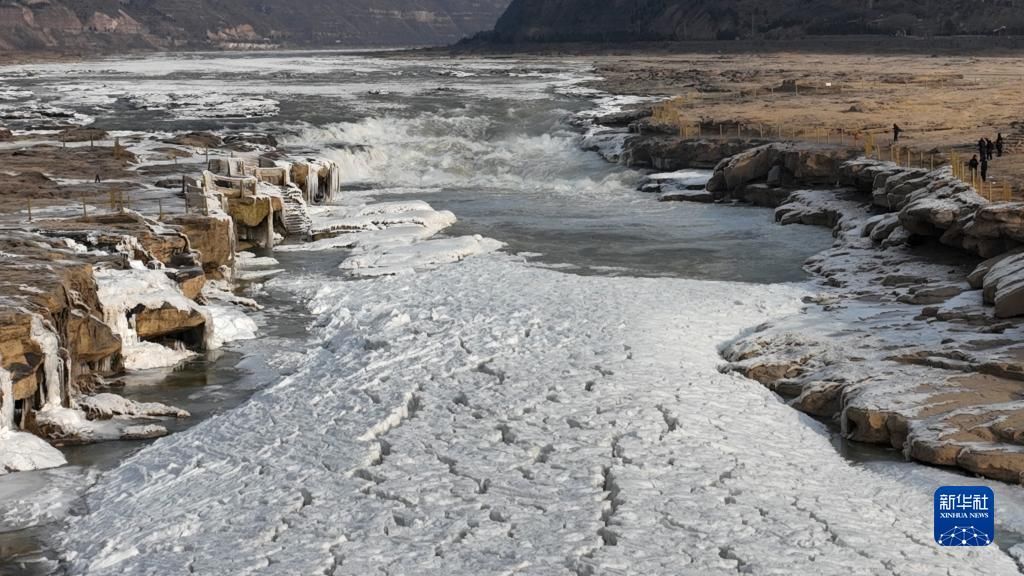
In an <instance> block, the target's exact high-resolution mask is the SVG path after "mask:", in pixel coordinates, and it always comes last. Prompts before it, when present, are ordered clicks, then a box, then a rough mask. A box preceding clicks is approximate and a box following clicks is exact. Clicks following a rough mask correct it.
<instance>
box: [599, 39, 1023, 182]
mask: <svg viewBox="0 0 1024 576" xmlns="http://www.w3.org/2000/svg"><path fill="white" fill-rule="evenodd" d="M597 68H598V72H599V73H600V74H601V75H602V76H604V78H605V80H604V81H603V82H601V87H602V88H605V89H607V90H609V91H612V92H615V93H624V94H638V95H658V96H665V97H667V98H677V100H676V102H677V103H680V104H681V105H679V106H678V108H679V111H680V114H681V116H682V117H683V119H684V122H689V123H691V124H692V125H694V126H695V125H696V124H697V123H698V122H703V123H704V125H705V126H707V125H711V126H714V127H715V128H714V130H715V131H718V130H719V128H718V126H719V125H722V124H724V125H727V126H735V125H736V124H741V125H744V126H746V127H747V129H748V130H751V131H753V132H755V133H756V132H757V131H758V130H760V129H763V130H764V131H765V132H766V133H768V134H777V133H778V130H779V129H780V128H781V129H782V131H783V133H784V134H792V132H793V131H794V130H795V131H796V132H797V133H798V134H799V135H800V136H801V137H802V138H812V139H816V138H822V134H824V132H825V131H830V132H831V133H832V134H833V138H837V137H838V136H837V135H838V133H839V132H840V131H842V132H844V133H845V134H850V135H852V134H859V135H860V136H862V137H863V136H866V135H867V134H875V135H876V136H875V138H876V140H877V142H878V144H879V145H881V146H883V148H882V151H881V152H882V156H883V157H885V158H887V157H888V156H889V151H888V148H887V147H888V146H889V143H890V142H891V138H892V134H891V130H892V125H893V123H896V124H899V125H900V126H901V127H902V128H903V129H904V130H905V132H904V134H903V135H902V136H901V143H902V144H904V145H906V146H907V147H909V148H910V149H912V150H913V151H914V153H915V155H917V156H916V157H917V158H920V156H919V155H920V153H922V152H924V153H925V154H926V158H927V157H928V155H930V154H932V153H935V154H937V155H941V156H942V157H943V158H945V157H948V155H949V152H950V151H957V152H959V153H960V155H961V157H963V156H965V155H966V158H970V156H971V154H973V151H974V150H976V149H977V144H976V143H977V141H978V139H979V138H980V137H983V136H984V137H988V138H991V139H993V140H995V138H996V134H997V133H999V132H1002V133H1003V135H1004V137H1006V138H1007V139H1008V150H1009V153H1008V154H1007V155H1006V156H1005V157H1003V158H997V159H995V160H994V161H993V163H992V165H991V167H990V174H991V175H992V177H993V178H996V179H1000V180H1002V181H1011V182H1013V183H1016V184H1018V185H1020V184H1024V122H1022V120H1024V119H1022V118H1021V110H1022V109H1024V107H1022V104H1024V91H1022V87H1024V81H1022V80H1024V69H1022V68H1021V67H1020V60H1019V59H1017V58H1011V57H955V56H953V57H950V56H941V57H933V56H926V55H898V56H877V55H873V56H869V55H836V54H829V55H815V54H799V53H775V54H763V55H756V54H730V55H722V54H678V55H665V54H659V55H658V56H656V57H655V56H643V55H636V56H609V57H602V58H600V59H599V60H598V62H597ZM829 84H831V86H829ZM787 137H791V136H787Z"/></svg>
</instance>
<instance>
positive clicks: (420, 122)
mask: <svg viewBox="0 0 1024 576" xmlns="http://www.w3.org/2000/svg"><path fill="white" fill-rule="evenodd" d="M589 77H590V72H589V69H588V66H587V65H586V63H585V62H581V61H574V60H568V61H555V60H546V59H537V60H529V59H527V60H521V59H471V60H451V61H448V60H444V61H435V60H430V59H398V58H378V57H372V56H364V55H353V54H345V53H299V54H296V53H281V54H258V55H252V54H248V55H223V54H216V55H203V54H196V55H190V56H185V57H179V56H152V57H146V58H138V59H122V60H118V61H103V62H92V63H81V64H51V65H33V66H25V67H12V68H7V69H0V78H3V79H4V82H6V83H8V84H10V85H11V86H12V87H13V89H14V90H15V91H17V93H16V94H15V93H13V92H12V97H10V98H8V99H7V100H6V101H4V102H0V116H3V115H4V114H6V115H7V116H8V120H7V122H8V123H10V124H11V125H12V127H14V128H22V129H37V128H46V127H47V126H48V124H50V123H52V119H51V118H52V114H50V115H49V116H48V115H46V114H36V113H31V112H29V113H22V114H21V116H22V118H20V119H13V116H15V114H14V113H13V112H12V111H18V110H20V111H22V112H24V111H31V110H40V109H42V108H41V107H49V108H48V109H49V110H51V111H52V110H59V111H64V112H74V113H76V114H77V115H78V117H79V118H80V119H87V120H88V121H92V122H93V124H94V125H95V126H96V127H100V128H104V129H107V130H111V131H115V130H116V131H119V132H118V134H120V135H122V136H123V137H125V138H126V139H127V140H129V141H135V140H138V141H139V146H140V147H141V148H142V149H151V148H153V147H156V146H158V143H157V142H155V141H154V140H152V139H151V138H150V136H149V134H152V133H171V132H184V131H192V130H216V131H260V132H267V133H270V134H273V135H274V136H275V137H276V138H277V139H278V141H279V142H280V144H281V146H282V148H284V149H285V150H286V151H288V152H290V153H292V154H309V155H316V156H326V157H329V158H332V159H334V160H336V161H338V162H339V163H340V164H341V165H342V166H343V167H344V176H343V177H344V179H345V189H346V194H345V199H344V201H345V202H350V203H358V202H364V201H370V200H372V199H378V200H393V199H422V200H426V201H427V202H430V203H431V204H432V205H433V206H434V207H435V208H438V209H448V210H451V211H452V212H454V213H455V214H456V215H457V216H458V217H459V223H458V224H457V225H456V226H455V227H454V228H453V229H452V230H450V231H449V232H450V233H452V234H481V235H484V236H488V237H491V238H496V239H498V240H501V241H503V242H505V243H506V244H507V246H508V247H507V250H508V251H509V252H513V253H520V254H523V255H525V256H527V257H528V258H529V260H530V261H531V262H534V263H536V265H538V266H543V267H554V268H557V269H559V270H563V271H565V272H566V273H570V274H573V273H575V274H583V275H610V276H626V277H655V276H668V277H677V278H692V279H699V280H732V281H742V282H754V283H778V282H800V281H802V280H804V279H805V278H806V276H805V273H804V272H803V270H802V268H801V264H802V262H803V260H804V259H805V258H806V257H807V256H809V255H811V254H813V253H815V252H817V251H818V250H821V249H822V248H824V247H826V246H828V245H829V243H830V242H831V237H830V235H829V233H828V232H827V231H826V230H822V229H816V228H809V227H779V226H777V225H775V224H774V223H773V221H772V216H771V212H770V211H767V210H761V209H754V208H737V207H730V206H718V205H694V204H659V203H657V202H655V201H654V198H652V197H651V196H649V195H645V194H642V193H640V192H637V191H636V189H637V185H638V184H639V182H640V181H641V179H642V176H643V175H642V174H640V173H638V172H636V171H633V170H629V169H626V168H623V167H621V166H618V165H615V164H612V163H609V162H607V161H606V160H605V159H604V158H602V157H601V156H600V155H599V154H598V153H596V152H593V151H589V150H588V149H587V148H586V147H585V146H584V135H583V130H584V129H585V128H580V123H579V118H580V115H581V114H584V115H585V114H586V113H588V112H590V111H593V110H595V108H598V109H599V108H600V107H602V106H607V105H609V104H611V103H612V101H611V100H610V99H608V98H607V97H606V96H605V95H602V94H598V93H594V92H593V91H592V90H590V89H587V88H585V87H584V86H583V85H582V82H584V81H585V80H587V79H588V78H589ZM151 190H152V191H153V193H157V192H155V189H151ZM341 258H343V254H324V253H316V254H306V255H304V254H301V253H288V254H282V255H279V259H280V260H281V261H282V267H284V268H286V269H287V273H286V274H288V275H292V276H299V277H308V278H310V279H311V280H313V279H315V280H316V281H325V280H331V281H334V282H340V281H342V280H341V279H340V278H338V277H337V276H338V274H337V271H336V266H337V263H338V262H339V260H340V259H341ZM254 291H255V293H254V295H255V296H256V297H257V298H258V299H259V300H260V301H261V302H262V303H263V304H265V305H266V306H267V311H266V312H265V313H264V314H263V318H264V319H265V321H264V322H263V324H264V332H263V337H262V338H261V339H260V340H259V341H257V342H250V343H243V344H240V345H238V346H234V347H231V348H229V349H228V350H227V351H226V352H224V353H223V354H221V355H219V356H216V357H209V358H200V359H196V360H194V361H190V362H188V363H186V364H185V365H183V366H180V367H178V368H176V369H175V370H173V371H172V372H170V373H169V374H166V373H161V374H155V375H154V374H148V375H136V376H132V377H129V378H128V379H127V380H126V382H127V384H126V388H125V394H126V395H127V396H129V397H132V398H134V399H138V400H159V401H162V402H167V403H170V404H175V405H178V406H181V407H183V408H186V409H188V410H190V411H191V412H192V414H193V418H191V419H189V420H186V421H182V422H178V423H174V424H173V425H172V426H171V428H172V430H182V429H184V428H186V427H188V426H191V425H193V424H195V423H196V422H198V421H200V420H203V419H206V418H210V417H211V416H214V415H216V414H218V413H222V412H223V411H226V410H230V409H231V408H232V407H234V406H237V405H238V404H239V403H241V402H244V401H245V400H246V399H247V398H248V397H249V395H250V394H252V392H253V391H255V390H258V389H260V388H262V387H263V386H265V385H266V384H268V383H269V382H273V381H276V380H278V379H280V378H281V377H282V376H283V375H285V374H287V373H288V372H289V371H290V370H293V369H295V368H296V366H294V362H293V359H294V357H295V356H296V355H297V354H299V353H300V352H301V351H302V350H303V349H304V348H305V347H306V346H307V341H308V339H309V337H308V335H307V333H306V329H307V327H308V324H309V322H310V316H309V315H308V312H307V311H306V309H305V306H304V303H302V302H295V301H294V300H291V299H290V295H289V294H286V293H282V292H275V290H274V289H270V290H267V289H264V288H260V287H255V288H254ZM142 446H144V444H139V443H109V444H102V445H96V446H89V447H80V448H74V449H69V450H68V458H69V461H70V462H71V463H72V464H75V465H78V466H82V467H85V468H92V469H101V470H102V469H108V468H114V467H116V466H118V464H119V463H120V462H121V461H122V460H123V459H124V458H125V457H126V456H127V455H129V454H130V453H132V452H135V451H136V450H138V449H139V448H141V447H142ZM849 453H850V454H852V455H851V458H854V459H863V460H879V456H878V454H875V453H871V454H867V455H863V452H862V451H858V450H855V449H854V450H850V451H849ZM891 456H893V454H892V453H886V456H885V458H889V457H891ZM4 482H5V480H4V479H0V488H2V486H3V483H4ZM60 526H61V525H60V523H59V522H57V523H53V524H49V525H47V526H43V527H34V528H32V527H30V528H27V529H23V530H18V531H17V532H12V533H9V534H7V535H6V536H4V535H0V556H3V555H5V554H6V555H9V556H15V553H14V552H12V551H19V552H18V555H19V556H20V554H21V552H20V551H22V550H27V551H28V555H29V556H30V557H31V556H32V555H33V554H35V555H38V554H39V550H40V549H42V550H44V552H43V555H44V556H49V557H50V558H53V557H54V556H55V555H56V552H55V551H53V550H47V542H49V540H50V537H51V536H52V534H53V532H54V531H59V530H60V529H61V528H60ZM20 564H21V562H20V560H19V561H16V562H13V563H9V564H8V565H7V566H4V564H3V562H2V561H0V571H2V570H4V569H8V570H9V571H11V572H12V573H17V572H15V565H20ZM52 569H53V565H52V564H51V563H49V562H41V563H38V564H35V565H30V567H29V568H18V570H22V571H23V573H46V572H48V571H50V570H52Z"/></svg>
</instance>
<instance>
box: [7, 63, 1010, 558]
mask: <svg viewBox="0 0 1024 576" xmlns="http://www.w3.org/2000/svg"><path fill="white" fill-rule="evenodd" d="M453 70H454V71H455V72H457V73H453ZM15 72H17V74H23V73H24V74H29V75H28V76H19V75H17V74H15ZM5 74H6V78H7V79H8V80H10V81H11V82H13V83H15V84H18V85H19V86H22V88H19V89H23V90H24V91H23V92H21V93H20V96H19V98H21V100H20V101H19V100H15V101H13V103H7V105H8V106H11V107H15V108H16V107H18V106H20V105H22V104H24V105H26V106H27V105H28V104H29V103H31V102H36V103H37V104H42V105H51V106H58V107H62V108H68V109H70V110H74V111H75V112H76V113H78V114H81V115H83V116H87V117H88V118H90V119H93V120H94V122H93V124H94V125H96V126H98V127H105V128H108V129H118V130H124V131H126V132H133V133H136V134H142V133H148V132H152V131H154V130H161V131H166V132H167V133H171V132H184V131H189V130H196V129H214V130H230V129H244V130H258V131H267V132H270V133H272V134H274V135H276V136H277V137H278V139H279V141H280V143H281V145H282V146H283V147H284V148H286V149H288V151H289V152H292V153H300V152H303V151H308V152H309V153H310V154H311V155H318V156H321V155H322V156H326V157H331V158H332V159H334V160H335V161H337V162H339V163H340V164H341V165H342V166H344V167H345V179H346V182H345V185H346V190H345V193H344V198H343V202H345V203H346V204H351V205H353V206H359V205H361V204H363V203H367V202H374V201H379V200H401V201H410V200H425V201H427V202H429V203H430V204H431V205H432V206H433V207H434V208H436V209H438V210H450V211H451V212H452V213H454V215H455V216H456V217H457V218H458V219H459V222H458V223H457V224H456V225H455V226H454V227H452V228H450V229H449V230H448V233H450V234H452V235H474V234H479V235H482V236H484V237H487V238H493V239H495V240H497V241H500V242H504V243H505V244H506V245H507V247H506V249H505V251H504V253H490V254H482V255H477V256H473V257H471V258H469V259H467V260H466V261H463V262H460V263H455V264H449V265H444V266H441V267H439V268H438V269H435V270H429V271H422V272H419V273H416V274H407V275H401V276H398V277H394V278H370V279H362V280H343V279H342V277H341V276H342V275H341V271H340V270H338V265H339V263H340V262H341V261H343V260H345V259H346V258H347V255H346V253H345V251H343V250H340V251H339V250H335V251H327V252H321V253H309V252H298V253H296V252H282V253H280V254H279V257H280V259H281V261H282V262H283V263H284V265H285V266H286V267H289V275H286V276H283V277H280V278H278V279H276V280H274V281H272V282H271V284H270V290H271V292H272V293H273V294H276V295H287V296H288V297H290V298H291V299H293V300H294V302H297V303H302V304H308V306H309V307H310V309H311V313H312V318H313V320H311V321H310V322H309V327H308V328H309V330H308V333H309V336H308V340H309V341H308V342H305V343H303V345H300V346H295V345H290V346H288V347H287V349H281V348H282V347H280V346H277V347H276V349H275V342H277V341H275V340H271V341H270V342H269V343H268V342H267V341H265V340H264V341H256V342H253V343H249V344H246V345H245V346H244V347H243V348H242V349H241V352H242V353H243V354H248V355H258V356H260V357H261V358H262V359H265V360H267V361H268V362H270V363H271V364H272V365H287V366H288V367H289V372H290V370H291V369H292V368H296V367H297V371H296V372H294V373H291V374H290V375H288V376H287V377H285V378H284V379H283V380H280V381H275V382H274V383H272V384H270V385H269V386H268V387H267V388H266V389H264V390H263V391H261V392H257V393H256V394H255V396H254V397H253V398H252V399H251V400H249V401H248V402H246V403H244V404H243V405H241V406H239V407H238V408H236V409H234V410H231V411H229V412H227V413H224V414H220V415H216V416H214V417H212V418H210V419H208V420H206V421H204V422H203V423H201V424H200V425H198V426H195V427H193V428H190V429H188V430H185V431H182V432H179V433H177V434H175V435H172V436H171V437H168V438H165V439H162V440H160V441H157V442H156V443H154V444H152V445H151V446H149V447H147V448H145V449H144V450H142V451H140V452H138V453H136V454H134V455H132V456H130V457H129V458H128V459H127V460H125V461H124V462H111V463H110V464H111V466H112V468H111V469H110V470H109V471H104V472H102V473H95V472H88V473H87V474H86V475H85V477H86V478H85V480H83V482H82V483H85V482H87V483H88V484H90V485H91V486H92V487H91V488H89V489H88V491H87V492H86V494H85V497H84V501H83V502H81V503H80V504H81V505H74V506H71V505H70V503H69V502H67V501H66V500H64V499H62V498H63V497H64V495H65V494H67V490H80V489H81V486H80V485H78V484H79V483H77V482H75V481H72V482H65V476H66V473H65V471H62V470H57V471H55V472H53V473H52V475H53V479H52V480H50V481H49V484H48V485H47V487H46V488H45V489H44V490H43V491H42V492H38V493H37V497H35V498H30V499H28V500H25V501H24V502H20V503H19V508H18V512H19V514H20V515H19V516H18V517H17V518H16V519H15V520H18V522H14V523H13V524H11V526H15V525H16V526H24V525H26V524H25V521H24V518H29V519H31V517H32V516H33V515H35V516H36V517H38V518H39V519H41V520H45V519H47V518H49V517H55V518H63V517H64V516H65V515H66V514H67V512H68V509H69V508H73V511H74V512H75V513H76V514H78V515H74V516H73V517H71V518H69V519H68V521H67V525H66V526H63V525H58V526H59V528H58V529H54V530H52V531H47V533H45V534H42V535H40V536H39V539H40V540H43V541H46V542H47V545H48V546H50V547H52V549H53V550H55V555H56V556H60V557H63V559H64V560H65V563H66V564H65V565H64V566H54V567H53V569H54V570H55V571H56V572H58V573H59V572H60V571H62V570H63V571H64V572H66V573H69V574H76V575H77V574H155V575H160V574H176V573H189V572H191V573H196V574H334V575H340V574H377V573H380V574H393V575H398V574H512V573H523V574H568V575H573V574H718V573H721V574H732V573H737V572H739V573H753V574H770V573H776V574H778V573H783V574H804V573H821V574H850V573H854V574H929V575H930V574H947V573H951V574H958V575H959V574H975V573H976V574H982V573H984V574H1013V573H1016V566H1015V565H1014V562H1013V561H1012V560H1011V558H1010V556H1009V555H1008V554H1006V553H1004V552H1003V551H1002V550H1003V549H1005V548H1006V547H1005V546H1004V548H1003V549H1000V548H995V547H993V548H990V549H986V550H981V551H955V552H947V551H943V550H941V549H939V548H937V547H936V546H935V545H934V544H932V542H931V525H930V522H931V502H930V491H931V490H932V489H933V488H934V485H935V484H937V483H939V482H944V483H948V482H949V481H950V477H949V476H948V475H945V474H939V473H934V472H935V471H933V470H930V469H925V468H921V469H916V468H915V469H914V470H920V471H918V472H916V473H914V474H906V473H905V470H904V468H903V467H902V466H889V465H887V464H884V463H879V464H877V465H872V466H871V467H865V466H862V465H859V464H856V463H851V462H850V461H849V460H848V459H846V458H844V457H843V456H842V455H841V454H839V453H838V452H837V451H836V450H835V448H834V447H833V446H832V445H831V444H830V437H829V434H828V433H827V431H826V430H824V428H823V427H822V426H821V425H820V424H818V423H816V422H814V421H813V420H810V419H808V418H806V417H804V416H801V415H799V414H798V413H796V412H795V411H793V410H791V409H789V408H787V407H786V406H784V405H783V404H782V403H781V402H779V401H778V400H777V399H776V398H775V397H774V396H773V395H772V394H771V393H769V392H767V391H766V390H765V389H764V388H763V387H762V386H760V385H759V384H757V383H754V382H750V381H747V380H744V379H742V378H739V377H736V376H732V375H723V374H721V373H719V371H718V367H719V365H720V363H721V360H720V358H719V356H718V353H717V348H718V346H720V345H721V344H722V343H723V342H725V341H727V340H728V339H730V338H733V337H735V336H737V335H738V334H740V333H741V332H742V331H743V330H745V329H749V328H751V327H753V326H755V325H757V324H758V323H760V322H763V321H766V320H768V319H771V318H777V317H780V316H783V315H786V314H792V313H794V312H796V311H797V310H798V309H799V307H800V299H801V298H802V297H803V296H804V295H806V290H808V288H806V287H804V286H803V285H802V284H779V283H780V282H797V283H799V282H802V281H803V280H804V279H805V278H806V276H805V274H804V273H803V272H802V270H801V262H802V261H803V260H804V259H805V258H806V257H808V256H810V255H811V254H813V253H814V252H816V251H818V250H820V249H823V248H825V247H826V246H828V244H829V243H830V241H831V237H830V236H829V234H828V232H827V231H825V230H819V229H811V228H799V227H788V228H781V227H778V226H775V225H774V224H773V223H772V220H771V213H770V212H768V211H763V210H757V209H749V208H733V207H726V206H693V205H687V204H672V205H666V204H658V203H655V202H652V201H651V200H652V199H651V197H650V196H646V195H643V194H641V193H638V192H636V190H635V187H636V185H637V184H638V183H639V181H640V174H638V173H636V172H633V171H629V170H624V169H622V168H621V167H619V166H616V165H612V164H608V163H607V162H605V161H604V160H603V159H602V158H601V157H600V156H598V154H596V153H594V152H591V151H587V150H586V149H585V148H586V145H587V142H585V141H584V140H583V139H582V138H581V136H580V133H579V132H578V131H577V130H576V129H575V128H574V127H573V125H572V124H571V123H570V120H571V119H572V118H573V117H574V116H575V115H577V114H579V113H581V112H582V113H586V112H587V111H593V110H594V109H596V108H599V107H601V106H604V105H609V104H614V101H613V100H610V99H603V98H602V97H601V95H599V94H593V93H590V92H588V91H587V90H584V89H581V88H580V86H579V83H580V81H581V80H582V79H584V78H586V77H587V76H588V74H589V71H588V66H587V65H586V63H583V62H580V61H553V60H543V59H536V60H511V59H500V60H464V61H454V62H444V63H438V62H434V61H430V60H399V59H393V58H392V59H386V60H384V59H376V58H366V57H361V56H352V55H344V54H277V55H274V54H271V55H246V56H234V55H228V56H225V55H217V56H211V55H195V56H190V57H187V58H178V57H173V56H165V57H151V58H145V59H141V60H126V61H121V62H104V63H85V64H77V65H67V64H56V65H47V66H37V67H29V69H28V70H24V69H18V70H16V71H7V72H6V73H4V72H3V71H0V76H5ZM282 79H285V80H282ZM54 87H56V89H53V88H54ZM200 94H201V95H202V98H200V97H198V96H197V95H200ZM595 99H596V100H595ZM204 102H205V103H206V104H204ZM236 104H237V105H236ZM32 105H35V104H32ZM22 107H24V106H22ZM204 111H212V112H210V113H206V112H204ZM213 113H215V115H213V116H211V114H213ZM232 114H237V116H232ZM225 115H227V116H225ZM26 127H27V126H26ZM143 138H148V136H145V137H143ZM146 142H147V144H146V146H149V147H154V146H159V143H158V142H154V141H148V140H146ZM296 254H299V256H297V255H296ZM293 258H299V259H300V262H301V265H300V266H288V262H289V260H291V259H293ZM723 281H724V282H723ZM737 281H743V282H750V283H738V282H737ZM268 313H269V314H271V315H272V314H274V313H275V311H274V308H273V307H271V309H270V310H268ZM304 332H305V331H303V335H302V336H301V337H302V338H307V336H305V335H304ZM293 344H294V343H293ZM296 348H298V349H300V350H301V353H297V352H296ZM121 457H122V456H121V454H118V455H117V459H119V458H121ZM117 459H115V460H117ZM869 468H870V469H869ZM74 478H78V477H77V476H73V477H72V479H74ZM93 483H95V484H94V485H93ZM69 485H73V486H74V488H72V486H69ZM10 486H11V487H12V488H13V489H17V488H19V486H14V485H13V484H11V485H10ZM21 487H23V486H21ZM3 488H4V484H3V480H0V494H3ZM76 493H77V492H76ZM1000 497H1001V498H1004V501H1010V500H1014V499H1016V501H1018V502H1019V501H1020V497H1019V491H1018V489H1016V488H1007V489H1005V490H1002V491H1001V492H1000ZM1020 509H1022V507H1020V506H1016V505H1013V506H1011V507H1010V508H1008V509H1007V512H1006V514H1008V515H1010V516H1011V518H1016V517H1017V516H1019V513H1018V512H1017V511H1018V510H1020ZM1001 510H1002V508H1001ZM9 516H10V515H9ZM9 516H8V517H9ZM4 517H5V516H4V515H2V514H0V520H2V519H3V518H4ZM12 521H13V520H12ZM1003 524H1004V525H1006V522H1005V521H1004V523H1003ZM1009 524H1010V525H1011V526H1014V527H1019V526H1020V525H1021V524H1024V519H1019V521H1016V522H1010V523H1009ZM32 537H33V538H34V537H35V535H34V534H33V536H32ZM0 572H2V564H0ZM43 572H44V571H43V570H39V571H37V573H43Z"/></svg>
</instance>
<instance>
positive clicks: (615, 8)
mask: <svg viewBox="0 0 1024 576" xmlns="http://www.w3.org/2000/svg"><path fill="white" fill-rule="evenodd" d="M1015 4H1016V6H1015ZM1021 33H1024V3H1021V2H1015V1H1014V0H988V1H985V0H982V1H979V0H970V1H967V0H602V1H601V2H595V1H593V0H513V2H512V4H511V5H510V6H509V8H508V10H507V11H506V12H505V14H504V15H503V16H502V17H501V18H500V19H499V20H498V24H497V25H496V27H495V30H494V32H493V33H492V34H487V35H485V36H486V37H487V39H490V40H495V41H499V42H560V41H585V42H614V41H652V40H731V39H737V38H755V39H791V38H797V37H801V36H807V35H853V34H885V35H904V34H905V35H918V36H924V35H955V34H1021Z"/></svg>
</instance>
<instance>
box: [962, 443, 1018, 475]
mask: <svg viewBox="0 0 1024 576" xmlns="http://www.w3.org/2000/svg"><path fill="white" fill-rule="evenodd" d="M956 464H957V465H958V466H960V467H961V468H965V469H967V470H970V471H971V472H974V473H976V474H980V475H982V476H984V477H986V478H995V479H996V480H1002V481H1004V482H1012V483H1014V484H1020V483H1022V481H1024V452H1016V451H1013V452H1011V451H1009V450H1000V449H998V448H991V449H985V448H977V447H974V446H968V447H966V448H964V449H963V450H961V451H960V453H959V455H958V456H957V458H956Z"/></svg>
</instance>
